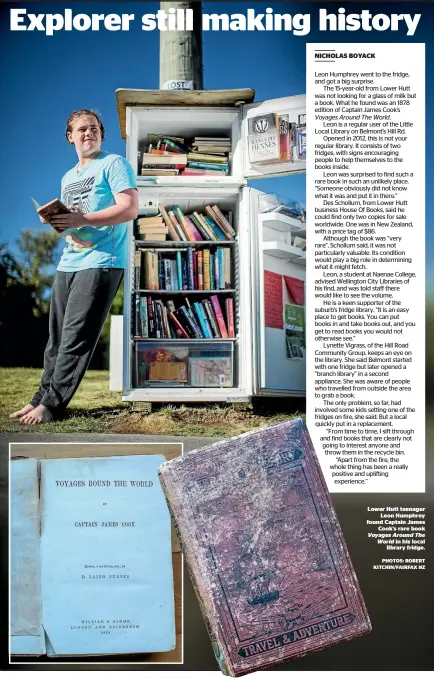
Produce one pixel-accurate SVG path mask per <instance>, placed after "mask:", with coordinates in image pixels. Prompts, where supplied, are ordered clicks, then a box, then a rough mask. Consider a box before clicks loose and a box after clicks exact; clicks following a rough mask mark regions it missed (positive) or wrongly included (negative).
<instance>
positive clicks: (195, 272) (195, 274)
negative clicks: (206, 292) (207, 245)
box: [192, 252, 198, 290]
mask: <svg viewBox="0 0 435 678" xmlns="http://www.w3.org/2000/svg"><path fill="white" fill-rule="evenodd" d="M192 256H193V287H192V289H193V290H196V289H197V288H198V252H194V253H193V255H192Z"/></svg>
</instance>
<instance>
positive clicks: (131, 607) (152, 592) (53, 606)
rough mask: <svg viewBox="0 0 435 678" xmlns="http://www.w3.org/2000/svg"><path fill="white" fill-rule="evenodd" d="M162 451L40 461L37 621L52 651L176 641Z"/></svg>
mask: <svg viewBox="0 0 435 678" xmlns="http://www.w3.org/2000/svg"><path fill="white" fill-rule="evenodd" d="M164 461H165V459H164V457H161V456H151V457H109V458H101V459H95V458H93V459H74V460H71V459H68V460H63V459H56V460H48V461H44V462H43V463H42V465H41V467H42V473H41V496H42V503H43V511H42V537H41V560H42V600H43V606H42V608H43V612H42V615H43V626H44V629H45V631H46V634H47V636H48V638H49V641H50V643H51V646H52V648H53V651H54V653H55V654H57V655H69V654H116V653H120V652H124V653H125V652H129V653H134V652H148V651H167V650H170V649H172V648H173V647H174V646H175V630H174V598H173V582H172V561H171V547H170V544H171V539H170V518H169V512H168V509H167V506H166V503H165V500H164V497H163V494H162V492H161V489H160V486H159V481H158V477H157V469H158V467H159V465H160V464H161V463H162V462H164Z"/></svg>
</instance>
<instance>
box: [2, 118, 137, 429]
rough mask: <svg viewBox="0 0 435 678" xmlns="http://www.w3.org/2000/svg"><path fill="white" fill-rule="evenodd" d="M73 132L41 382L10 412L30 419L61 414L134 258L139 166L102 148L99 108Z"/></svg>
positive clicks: (71, 124)
mask: <svg viewBox="0 0 435 678" xmlns="http://www.w3.org/2000/svg"><path fill="white" fill-rule="evenodd" d="M66 138H67V140H68V141H69V143H70V144H71V145H74V147H75V150H76V152H77V155H78V163H77V165H76V166H75V167H73V168H72V169H71V170H69V172H67V173H66V174H65V176H64V177H63V179H62V201H63V202H64V204H65V205H67V206H68V208H69V209H70V210H71V211H70V213H69V214H63V215H58V216H57V217H54V218H53V225H55V226H56V228H57V229H61V230H62V231H63V232H64V235H65V240H66V246H65V248H64V250H63V253H62V256H61V259H60V262H59V266H58V267H57V271H56V275H55V279H54V284H53V291H52V297H51V306H50V320H49V339H48V343H47V347H46V349H45V353H44V372H43V375H42V378H41V383H40V385H39V388H38V390H37V391H36V393H35V395H34V396H33V398H32V400H31V401H30V403H29V404H28V405H26V406H25V407H23V408H22V409H21V410H18V411H17V412H13V413H12V414H11V415H10V417H11V418H19V419H20V421H21V422H22V423H23V424H40V423H42V422H47V421H50V420H51V419H54V418H56V417H58V416H59V414H60V413H61V412H62V411H63V410H64V409H65V408H66V406H67V405H68V403H69V402H70V400H71V398H72V397H73V395H74V393H75V392H76V390H77V388H78V386H79V384H80V382H81V380H82V378H83V376H84V374H85V372H86V369H87V367H88V365H89V362H90V360H91V357H92V354H93V352H94V349H95V346H96V344H97V341H98V338H99V336H100V333H101V330H102V327H103V325H104V321H105V319H106V317H107V314H108V312H109V309H110V307H111V305H112V301H113V299H114V297H115V294H116V292H117V290H118V287H119V285H120V283H121V280H122V276H123V273H124V268H125V267H126V264H127V222H128V221H130V220H132V219H135V218H136V217H137V212H138V197H137V190H136V180H135V173H134V171H133V169H132V167H131V165H130V164H129V163H128V162H127V160H125V158H122V157H121V156H119V155H114V154H109V153H105V152H104V151H101V143H102V141H103V139H104V126H103V124H102V122H101V120H100V118H99V116H98V115H97V114H96V113H95V111H92V110H87V109H86V110H79V111H74V112H73V113H72V114H71V115H70V117H69V118H68V121H67V128H66Z"/></svg>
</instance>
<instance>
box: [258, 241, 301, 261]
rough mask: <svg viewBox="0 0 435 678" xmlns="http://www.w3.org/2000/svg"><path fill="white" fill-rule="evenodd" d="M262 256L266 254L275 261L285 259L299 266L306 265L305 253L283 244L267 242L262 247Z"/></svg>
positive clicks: (297, 248) (298, 248)
mask: <svg viewBox="0 0 435 678" xmlns="http://www.w3.org/2000/svg"><path fill="white" fill-rule="evenodd" d="M262 249H263V254H268V255H270V256H271V257H276V258H277V259H286V260H287V261H292V262H293V263H294V264H299V265H300V266H305V265H306V256H305V252H304V251H303V250H301V249H300V247H294V246H293V245H288V244H287V243H285V242H277V241H268V242H264V243H263V245H262Z"/></svg>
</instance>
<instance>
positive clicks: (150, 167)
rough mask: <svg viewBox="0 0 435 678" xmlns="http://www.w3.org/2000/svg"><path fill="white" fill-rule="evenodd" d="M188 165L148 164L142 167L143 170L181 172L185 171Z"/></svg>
mask: <svg viewBox="0 0 435 678" xmlns="http://www.w3.org/2000/svg"><path fill="white" fill-rule="evenodd" d="M185 167H186V165H184V164H180V163H175V162H173V163H169V162H168V163H157V162H156V163H147V164H145V165H142V169H143V170H180V169H184V168H185Z"/></svg>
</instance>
